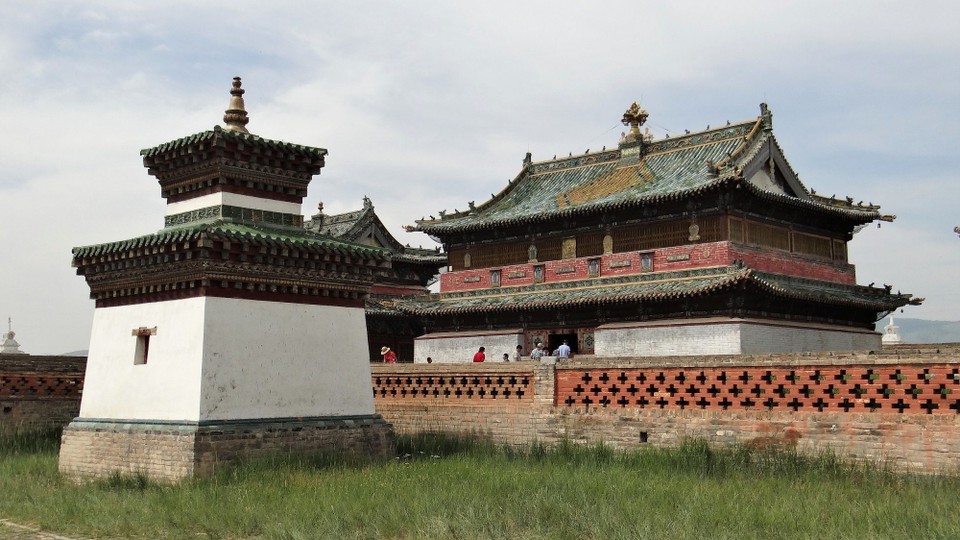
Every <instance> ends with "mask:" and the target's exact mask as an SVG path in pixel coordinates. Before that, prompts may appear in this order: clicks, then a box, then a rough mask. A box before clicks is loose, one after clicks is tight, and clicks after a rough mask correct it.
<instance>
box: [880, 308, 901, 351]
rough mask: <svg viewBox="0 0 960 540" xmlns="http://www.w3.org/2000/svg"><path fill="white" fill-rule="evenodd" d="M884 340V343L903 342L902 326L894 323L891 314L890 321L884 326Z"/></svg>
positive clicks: (894, 343)
mask: <svg viewBox="0 0 960 540" xmlns="http://www.w3.org/2000/svg"><path fill="white" fill-rule="evenodd" d="M882 341H883V344H884V345H899V344H901V343H903V338H902V337H900V327H899V326H897V325H895V324H893V315H891V316H890V322H889V323H887V325H886V326H884V327H883V340H882Z"/></svg>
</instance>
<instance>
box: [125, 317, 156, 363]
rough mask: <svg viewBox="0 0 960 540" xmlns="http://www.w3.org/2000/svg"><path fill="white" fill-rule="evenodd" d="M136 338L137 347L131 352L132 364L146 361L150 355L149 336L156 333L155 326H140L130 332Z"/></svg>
mask: <svg viewBox="0 0 960 540" xmlns="http://www.w3.org/2000/svg"><path fill="white" fill-rule="evenodd" d="M131 333H132V334H133V335H134V336H135V337H136V338H137V348H136V351H135V352H134V353H133V364H134V365H136V366H140V365H143V364H146V363H147V358H148V357H149V356H150V336H155V335H157V327H156V326H154V327H153V328H146V327H143V326H141V327H140V328H135V329H134V330H133V332H131Z"/></svg>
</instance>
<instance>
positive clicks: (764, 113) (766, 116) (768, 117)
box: [760, 103, 773, 131]
mask: <svg viewBox="0 0 960 540" xmlns="http://www.w3.org/2000/svg"><path fill="white" fill-rule="evenodd" d="M760 119H761V120H762V121H763V130H764V131H773V113H772V112H770V107H768V106H767V104H766V103H761V104H760Z"/></svg>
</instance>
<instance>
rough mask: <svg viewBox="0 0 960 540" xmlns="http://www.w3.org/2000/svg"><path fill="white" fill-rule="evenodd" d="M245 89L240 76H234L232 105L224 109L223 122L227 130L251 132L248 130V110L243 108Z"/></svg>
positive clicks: (231, 92)
mask: <svg viewBox="0 0 960 540" xmlns="http://www.w3.org/2000/svg"><path fill="white" fill-rule="evenodd" d="M244 92H245V90H244V89H243V88H240V77H234V78H233V88H231V89H230V105H228V106H227V110H226V111H224V115H223V123H225V124H226V127H225V128H224V129H225V130H227V131H239V132H241V133H250V132H249V131H247V122H249V121H250V119H249V118H247V111H246V109H244V108H243V93H244Z"/></svg>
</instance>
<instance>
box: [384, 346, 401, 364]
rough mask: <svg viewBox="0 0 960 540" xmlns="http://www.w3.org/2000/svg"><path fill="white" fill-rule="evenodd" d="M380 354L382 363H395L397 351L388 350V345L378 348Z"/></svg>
mask: <svg viewBox="0 0 960 540" xmlns="http://www.w3.org/2000/svg"><path fill="white" fill-rule="evenodd" d="M380 356H382V357H383V363H384V364H396V363H397V353H395V352H393V351H391V350H390V347H383V348H381V349H380Z"/></svg>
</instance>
